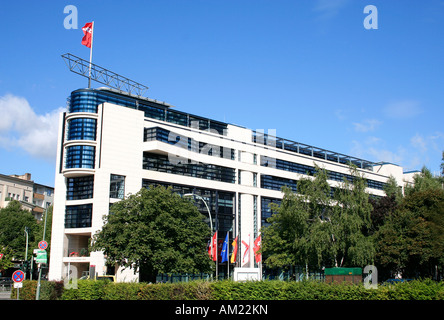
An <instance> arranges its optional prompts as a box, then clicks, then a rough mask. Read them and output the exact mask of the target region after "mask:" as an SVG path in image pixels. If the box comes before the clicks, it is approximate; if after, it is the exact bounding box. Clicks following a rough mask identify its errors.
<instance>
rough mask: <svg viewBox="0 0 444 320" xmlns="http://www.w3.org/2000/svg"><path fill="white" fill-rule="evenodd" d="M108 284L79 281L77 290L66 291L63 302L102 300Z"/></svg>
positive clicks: (101, 281) (106, 282)
mask: <svg viewBox="0 0 444 320" xmlns="http://www.w3.org/2000/svg"><path fill="white" fill-rule="evenodd" d="M107 284H109V282H108V281H106V280H98V281H94V280H78V281H77V288H72V289H68V290H64V291H63V294H62V296H61V300H102V299H103V298H104V296H105V287H106V286H107Z"/></svg>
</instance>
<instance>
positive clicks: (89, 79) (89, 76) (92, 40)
mask: <svg viewBox="0 0 444 320" xmlns="http://www.w3.org/2000/svg"><path fill="white" fill-rule="evenodd" d="M93 42H94V21H93V22H92V30H91V48H90V50H89V74H88V89H89V88H91V63H92V55H93Z"/></svg>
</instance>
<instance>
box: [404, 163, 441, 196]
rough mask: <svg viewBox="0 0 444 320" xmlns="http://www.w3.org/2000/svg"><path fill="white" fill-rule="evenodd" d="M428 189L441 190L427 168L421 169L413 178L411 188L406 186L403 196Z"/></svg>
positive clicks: (437, 180)
mask: <svg viewBox="0 0 444 320" xmlns="http://www.w3.org/2000/svg"><path fill="white" fill-rule="evenodd" d="M428 189H442V185H441V183H440V181H439V179H437V178H434V177H433V175H432V173H431V172H430V170H429V169H428V168H427V167H425V166H424V167H423V168H422V169H421V173H419V174H416V175H415V176H414V177H413V186H412V185H410V184H408V185H406V188H405V194H406V195H409V194H412V193H413V192H418V191H424V190H428Z"/></svg>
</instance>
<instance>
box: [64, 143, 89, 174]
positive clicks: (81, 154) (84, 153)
mask: <svg viewBox="0 0 444 320" xmlns="http://www.w3.org/2000/svg"><path fill="white" fill-rule="evenodd" d="M95 156H96V148H95V147H92V146H71V147H68V148H66V161H65V168H66V169H72V168H83V169H94V160H95Z"/></svg>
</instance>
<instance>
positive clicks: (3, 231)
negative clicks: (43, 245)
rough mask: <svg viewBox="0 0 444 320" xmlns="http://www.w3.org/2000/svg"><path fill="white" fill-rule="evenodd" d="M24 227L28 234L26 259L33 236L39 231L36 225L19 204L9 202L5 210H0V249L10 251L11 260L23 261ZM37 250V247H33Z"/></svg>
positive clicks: (31, 216)
mask: <svg viewBox="0 0 444 320" xmlns="http://www.w3.org/2000/svg"><path fill="white" fill-rule="evenodd" d="M25 227H28V228H29V232H28V246H29V249H28V258H30V254H31V253H32V249H33V246H32V243H33V242H35V240H36V237H35V234H36V232H37V230H39V226H38V223H37V221H36V219H35V218H34V216H33V215H32V213H31V212H29V211H27V210H23V209H22V208H21V204H20V202H18V201H16V200H14V201H11V202H10V203H9V204H8V206H7V207H6V208H3V209H0V248H5V250H8V248H9V249H10V250H12V252H13V255H12V257H11V258H14V259H16V260H22V259H25V252H26V237H25V233H24V232H25V231H24V230H25ZM35 248H37V247H35Z"/></svg>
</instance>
